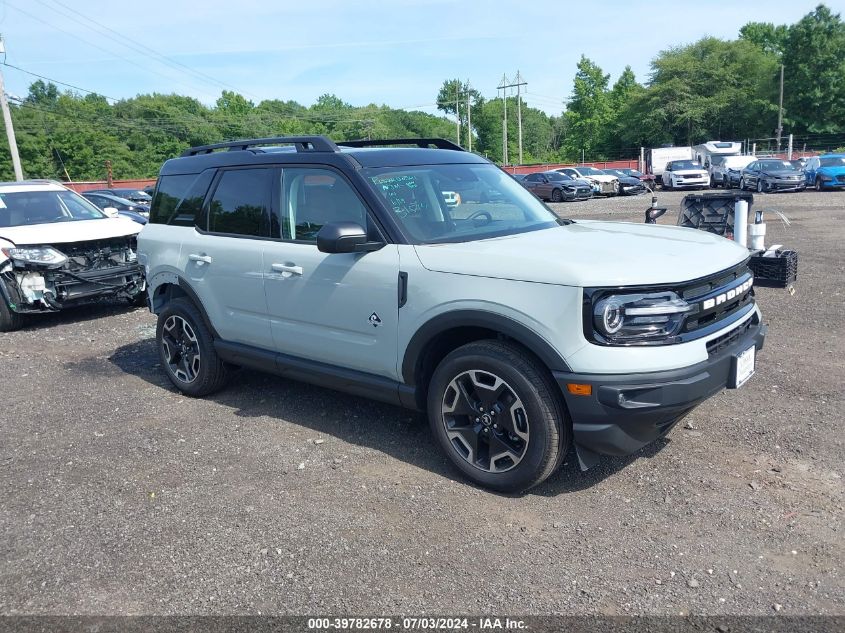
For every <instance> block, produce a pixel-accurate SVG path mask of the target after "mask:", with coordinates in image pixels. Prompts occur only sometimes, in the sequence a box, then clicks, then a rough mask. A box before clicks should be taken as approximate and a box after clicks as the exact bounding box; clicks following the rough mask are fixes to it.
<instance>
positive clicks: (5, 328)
mask: <svg viewBox="0 0 845 633" xmlns="http://www.w3.org/2000/svg"><path fill="white" fill-rule="evenodd" d="M25 319H26V317H24V315H22V314H20V313H18V312H15V311H14V310H12V309H11V308H10V307H9V306H8V305H6V302H5V301H4V300H3V299H2V298H0V332H14V331H15V330H19V329H21V328H22V327H23V325H24V320H25Z"/></svg>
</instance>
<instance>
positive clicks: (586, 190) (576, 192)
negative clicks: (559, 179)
mask: <svg viewBox="0 0 845 633" xmlns="http://www.w3.org/2000/svg"><path fill="white" fill-rule="evenodd" d="M592 197H593V190H592V189H591V188H590V187H578V188H575V189H573V188H568V189H567V188H564V190H563V199H564V200H566V201H570V200H587V199H589V198H592Z"/></svg>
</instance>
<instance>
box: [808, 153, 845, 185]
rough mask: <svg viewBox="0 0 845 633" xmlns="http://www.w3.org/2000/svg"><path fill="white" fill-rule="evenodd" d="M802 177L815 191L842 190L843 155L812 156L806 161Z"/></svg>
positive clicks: (844, 161)
mask: <svg viewBox="0 0 845 633" xmlns="http://www.w3.org/2000/svg"><path fill="white" fill-rule="evenodd" d="M804 177H805V180H806V183H807V184H808V185H812V186H813V187H815V189H816V191H822V190H824V189H842V188H843V187H845V154H824V155H822V156H813V157H812V158H811V159H810V160H808V161H807V165H806V167H805V168H804Z"/></svg>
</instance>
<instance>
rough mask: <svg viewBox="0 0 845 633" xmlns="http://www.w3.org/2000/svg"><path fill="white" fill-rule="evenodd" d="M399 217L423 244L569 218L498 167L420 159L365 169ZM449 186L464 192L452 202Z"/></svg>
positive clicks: (549, 224)
mask: <svg viewBox="0 0 845 633" xmlns="http://www.w3.org/2000/svg"><path fill="white" fill-rule="evenodd" d="M364 175H365V176H366V178H367V179H368V181H369V182H370V183H371V184H372V186H373V188H374V189H375V191H376V192H377V193H378V194H379V195H380V196H381V197H382V198H383V199H384V201H385V202H386V203H387V206H388V208H389V209H391V210H392V211H393V214H394V217H395V218H396V220H397V222H398V223H399V224H400V225H401V226H402V228H403V229H404V232H405V233H407V234H408V235H409V236H410V237H411V238H413V240H414V241H416V242H418V243H422V244H431V243H439V242H466V241H471V240H479V239H485V238H490V237H498V236H502V235H510V234H514V233H523V232H526V231H536V230H539V229H546V228H550V227H553V226H557V225H559V224H563V223H565V221H563V220H560V219H559V218H558V217H557V216H556V215H555V214H554V213H552V212H551V211H550V210H549V209H548V208H547V207H546V206H545V205H544V204H543V203H542V202H540V201H539V200H538V199H537V198H535V197H534V195H533V194H531V193H529V192H528V191H527V190H526V189H525V188H524V187H522V186H521V185H520V184H519V183H517V182H516V181H515V180H514V179H513V178H511V177H510V176H508V175H507V174H506V173H504V172H503V171H502V170H500V169H499V168H498V167H495V166H493V165H489V164H481V165H419V166H410V167H401V168H399V167H380V168H370V169H365V170H364ZM444 191H456V192H457V193H458V194H460V199H459V202H458V204H457V205H452V206H450V205H448V204H446V200H445V199H444V196H443V192H444Z"/></svg>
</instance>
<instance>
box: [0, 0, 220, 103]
mask: <svg viewBox="0 0 845 633" xmlns="http://www.w3.org/2000/svg"><path fill="white" fill-rule="evenodd" d="M6 6H7V7H9V8H11V9H14V10H15V11H17V12H19V13H22V14H24V15H26V16H28V17H29V18H31V19H33V20H35V21H36V22H40V23H41V24H44V25H45V26H48V27H50V28H52V29H55V30H57V31H60V32H62V33H64V34H66V35H69V36H71V37H73V38H75V39H78V40H80V41H82V42H85V43H86V44H88V45H89V46H92V47H93V48H96V49H98V50H101V51H103V52H105V53H108V54H109V55H111V56H112V57H116V58H117V59H120V60H123V61H124V62H126V63H128V64H132V65H133V66H135V67H137V68H140V69H141V70H143V71H144V72H146V73H149V74H151V75H157V76H159V77H164V78H165V79H167V80H168V81H175V82H176V83H178V84H180V85H182V86H185V87H187V88H189V89H191V90H194V91H198V92H201V93H202V94H205V95H208V96H212V97H216V96H217V95H216V94H213V93H210V92H208V91H206V90H203V89H199V90H197V87H196V86H191V85H189V84H186V83H184V82H181V81H178V80H175V79H173V78H172V77H167V76H165V75H163V74H162V73H160V72H157V71H155V70H152V69H151V68H147V67H145V66H142V65H141V64H139V63H137V62H135V61H133V60H131V59H129V58H128V57H124V56H122V55H119V54H117V53H116V52H115V51H113V50H109V49H107V48H103V47H102V46H100V45H99V44H95V43H94V42H91V41H90V40H88V39H86V38H84V37H82V36H81V35H77V34H76V33H73V32H71V31H68V30H66V29H63V28H61V27H59V26H56V25H55V24H51V23H50V22H47V21H46V20H43V19H41V18H40V17H38V16H37V15H33V14H32V13H30V12H29V11H25V10H24V9H21V8H20V7H17V6H15V5H14V4H12V3H11V2H9V0H6Z"/></svg>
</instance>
